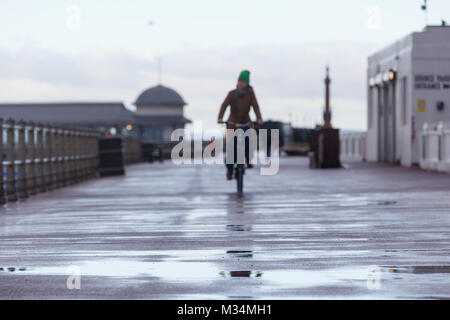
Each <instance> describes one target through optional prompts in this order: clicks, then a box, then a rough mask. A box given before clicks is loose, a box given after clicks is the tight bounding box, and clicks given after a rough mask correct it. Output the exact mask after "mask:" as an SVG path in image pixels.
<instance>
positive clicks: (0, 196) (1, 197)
mask: <svg viewBox="0 0 450 320" xmlns="http://www.w3.org/2000/svg"><path fill="white" fill-rule="evenodd" d="M0 152H1V158H0V205H3V204H5V203H6V198H5V187H4V182H5V179H4V175H3V160H4V153H3V119H1V118H0Z"/></svg>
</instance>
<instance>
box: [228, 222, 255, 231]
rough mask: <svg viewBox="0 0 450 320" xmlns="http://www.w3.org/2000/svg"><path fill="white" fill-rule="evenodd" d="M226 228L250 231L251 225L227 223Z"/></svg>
mask: <svg viewBox="0 0 450 320" xmlns="http://www.w3.org/2000/svg"><path fill="white" fill-rule="evenodd" d="M227 230H228V231H240V232H242V231H251V230H252V227H251V226H246V225H244V224H228V225H227Z"/></svg>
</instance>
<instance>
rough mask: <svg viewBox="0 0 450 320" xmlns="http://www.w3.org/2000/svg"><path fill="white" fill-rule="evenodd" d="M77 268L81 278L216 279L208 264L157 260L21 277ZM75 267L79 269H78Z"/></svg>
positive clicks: (88, 264) (99, 264)
mask: <svg viewBox="0 0 450 320" xmlns="http://www.w3.org/2000/svg"><path fill="white" fill-rule="evenodd" d="M74 266H75V267H77V270H79V271H80V273H81V275H82V276H83V275H85V276H99V277H122V278H131V277H155V278H164V279H165V280H174V281H176V280H179V281H190V280H194V281H197V280H204V279H214V278H217V274H218V273H219V270H218V269H217V268H216V267H215V266H214V265H213V264H211V263H206V262H180V261H161V262H145V261H136V260H117V259H110V260H101V261H95V260H93V261H83V262H79V263H75V264H73V265H66V266H48V267H36V268H28V269H27V270H25V271H24V272H23V274H36V275H70V274H72V273H73V272H74V271H73V270H74V269H73V267H74ZM78 268H79V269H78Z"/></svg>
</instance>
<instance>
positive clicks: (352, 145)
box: [339, 132, 367, 161]
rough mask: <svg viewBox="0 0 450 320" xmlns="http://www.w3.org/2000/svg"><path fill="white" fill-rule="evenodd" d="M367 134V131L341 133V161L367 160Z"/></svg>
mask: <svg viewBox="0 0 450 320" xmlns="http://www.w3.org/2000/svg"><path fill="white" fill-rule="evenodd" d="M366 136H367V134H366V132H346V133H341V134H340V137H339V139H340V146H341V161H365V160H366Z"/></svg>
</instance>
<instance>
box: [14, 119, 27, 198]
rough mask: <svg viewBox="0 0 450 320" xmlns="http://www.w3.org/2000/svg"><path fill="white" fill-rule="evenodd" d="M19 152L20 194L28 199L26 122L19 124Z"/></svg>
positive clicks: (20, 196) (21, 121)
mask: <svg viewBox="0 0 450 320" xmlns="http://www.w3.org/2000/svg"><path fill="white" fill-rule="evenodd" d="M18 125H19V127H18V137H17V142H18V150H17V156H18V157H17V158H18V159H17V160H18V163H17V171H18V181H17V182H18V193H19V198H21V199H24V198H28V191H27V177H26V175H27V172H26V160H27V158H26V147H25V121H23V120H20V121H19V122H18Z"/></svg>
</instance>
